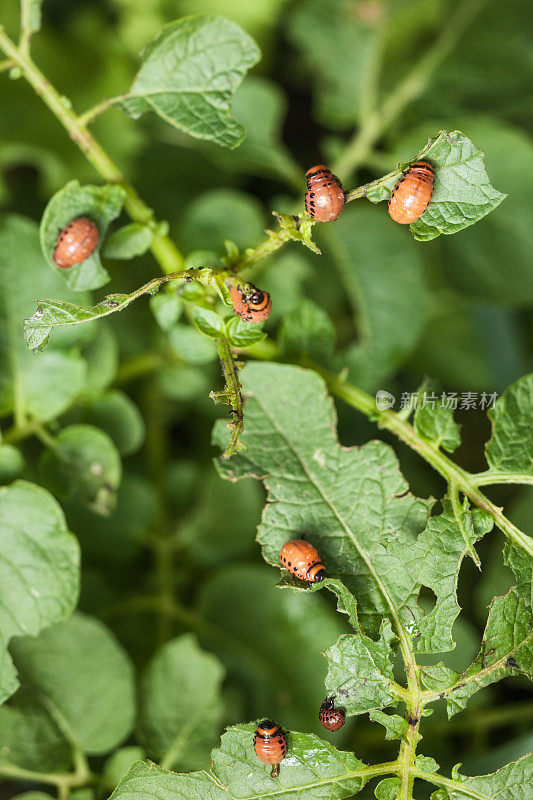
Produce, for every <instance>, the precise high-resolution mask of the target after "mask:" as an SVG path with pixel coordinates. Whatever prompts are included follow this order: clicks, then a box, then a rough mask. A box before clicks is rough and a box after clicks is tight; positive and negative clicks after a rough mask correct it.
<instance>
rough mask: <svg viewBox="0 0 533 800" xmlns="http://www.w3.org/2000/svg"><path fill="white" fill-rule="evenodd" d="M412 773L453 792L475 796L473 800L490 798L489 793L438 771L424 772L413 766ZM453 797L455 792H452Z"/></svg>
mask: <svg viewBox="0 0 533 800" xmlns="http://www.w3.org/2000/svg"><path fill="white" fill-rule="evenodd" d="M411 772H412V775H413V777H414V778H420V780H422V781H427V782H428V783H432V784H434V785H435V786H443V787H444V788H445V789H451V790H452V793H453V792H454V791H455V792H459V793H460V794H461V795H466V796H467V797H471V798H473V800H489V797H488V795H486V794H479V793H478V792H475V791H474V790H473V789H469V788H468V787H467V786H465V784H464V783H459V781H453V780H451V778H444V777H443V776H442V775H438V774H437V773H436V772H431V773H430V772H422V771H421V770H419V769H416V768H415V767H413V769H412V770H411ZM452 797H453V794H452Z"/></svg>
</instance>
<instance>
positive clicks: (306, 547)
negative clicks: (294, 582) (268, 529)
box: [279, 539, 326, 583]
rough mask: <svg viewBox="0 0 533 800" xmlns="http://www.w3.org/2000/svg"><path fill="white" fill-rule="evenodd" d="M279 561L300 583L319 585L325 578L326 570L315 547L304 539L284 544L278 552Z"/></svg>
mask: <svg viewBox="0 0 533 800" xmlns="http://www.w3.org/2000/svg"><path fill="white" fill-rule="evenodd" d="M279 560H280V561H281V565H282V566H283V567H285V569H287V570H289V572H291V573H292V574H293V575H295V576H296V577H297V578H300V580H301V581H307V583H320V581H323V580H324V578H325V577H326V568H325V567H324V564H322V562H321V560H320V555H319V553H318V550H317V549H316V547H313V545H312V544H309V542H306V541H305V539H293V540H292V541H290V542H286V543H285V544H284V545H283V547H282V548H281V550H280V552H279Z"/></svg>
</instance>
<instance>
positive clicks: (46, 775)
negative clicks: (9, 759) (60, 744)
mask: <svg viewBox="0 0 533 800" xmlns="http://www.w3.org/2000/svg"><path fill="white" fill-rule="evenodd" d="M0 775H1V776H2V777H4V778H14V779H15V780H20V781H34V782H35V783H46V784H50V785H52V786H57V787H58V789H61V788H62V787H63V788H64V789H66V790H67V794H68V790H69V789H71V788H74V787H76V786H83V785H85V784H86V783H90V782H91V781H92V780H93V778H92V776H91V775H90V774H89V775H81V774H78V773H77V772H65V773H59V772H58V773H56V772H35V771H33V770H30V769H23V767H17V766H16V765H15V764H2V765H0Z"/></svg>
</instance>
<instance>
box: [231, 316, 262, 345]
mask: <svg viewBox="0 0 533 800" xmlns="http://www.w3.org/2000/svg"><path fill="white" fill-rule="evenodd" d="M224 334H225V336H226V339H227V340H228V342H229V344H230V346H231V347H243V348H244V347H251V346H252V345H253V344H257V343H258V342H262V341H264V340H265V339H266V336H267V335H266V333H265V332H264V331H263V330H262V327H261V325H258V324H257V322H248V321H247V320H245V319H241V318H240V317H237V316H235V315H234V316H232V317H230V318H229V319H227V320H226V322H225V325H224Z"/></svg>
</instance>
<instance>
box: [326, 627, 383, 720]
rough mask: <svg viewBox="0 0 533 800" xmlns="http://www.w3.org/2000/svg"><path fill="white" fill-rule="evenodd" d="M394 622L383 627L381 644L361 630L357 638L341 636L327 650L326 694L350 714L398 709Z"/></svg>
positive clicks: (354, 636)
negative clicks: (393, 640)
mask: <svg viewBox="0 0 533 800" xmlns="http://www.w3.org/2000/svg"><path fill="white" fill-rule="evenodd" d="M393 638H394V634H393V633H392V630H391V627H390V622H389V621H388V620H386V621H385V622H384V623H383V625H382V626H381V630H380V635H379V639H378V641H374V640H373V639H369V638H368V637H367V636H365V635H364V633H363V632H362V631H361V630H359V631H358V633H357V635H348V636H341V638H340V639H339V640H338V642H336V644H334V645H333V647H330V648H329V650H326V653H325V656H326V659H327V661H328V674H327V676H326V692H327V694H328V696H333V695H334V696H335V698H336V701H337V703H338V704H339V705H342V706H344V708H345V709H346V712H347V714H363V713H364V712H365V711H371V710H372V709H376V708H378V709H379V708H383V707H384V706H388V705H394V703H395V701H396V699H397V696H396V694H395V692H394V676H393V674H392V661H391V656H392V650H391V639H393Z"/></svg>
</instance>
